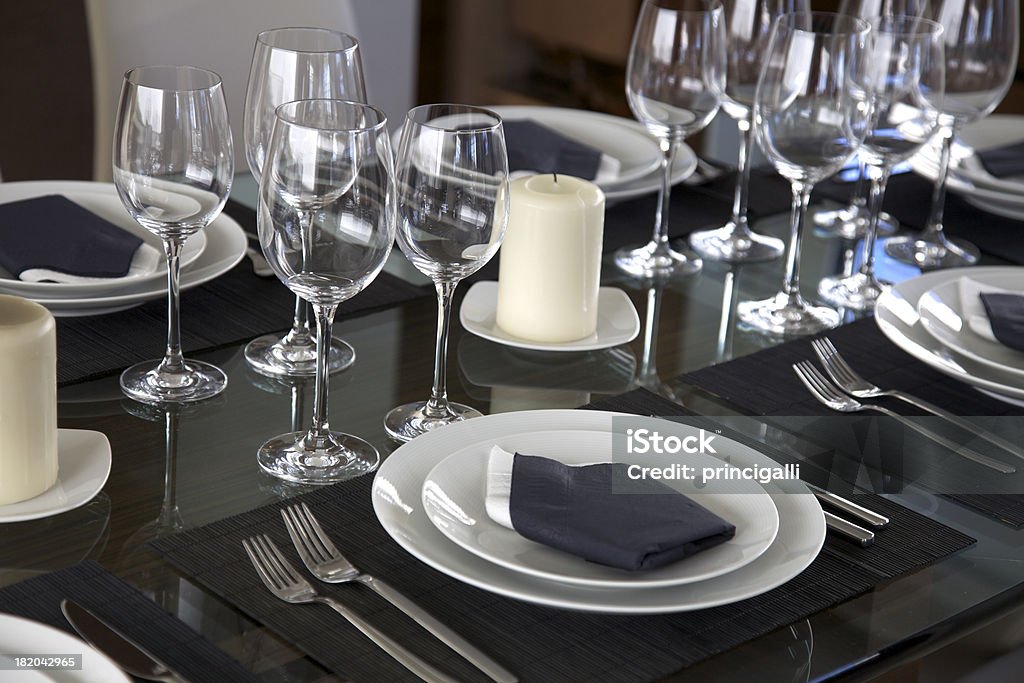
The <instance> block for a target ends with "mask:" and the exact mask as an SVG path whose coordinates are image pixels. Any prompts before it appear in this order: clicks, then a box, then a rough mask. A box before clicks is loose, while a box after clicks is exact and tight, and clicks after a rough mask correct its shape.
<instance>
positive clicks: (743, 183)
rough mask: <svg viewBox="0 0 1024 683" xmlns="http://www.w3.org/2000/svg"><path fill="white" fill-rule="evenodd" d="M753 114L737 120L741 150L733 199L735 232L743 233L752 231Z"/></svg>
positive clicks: (737, 162)
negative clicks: (749, 207)
mask: <svg viewBox="0 0 1024 683" xmlns="http://www.w3.org/2000/svg"><path fill="white" fill-rule="evenodd" d="M751 116H753V114H747V116H746V117H745V118H742V119H739V120H738V121H737V122H736V127H737V128H738V129H739V133H740V145H739V147H740V151H739V156H738V157H737V159H736V194H734V195H733V199H732V224H733V232H734V233H737V234H741V235H746V234H749V233H750V228H749V227H748V226H747V199H748V198H749V196H750V156H751V154H753V152H754V136H753V135H751V134H750V119H751Z"/></svg>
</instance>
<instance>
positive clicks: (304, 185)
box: [257, 100, 395, 484]
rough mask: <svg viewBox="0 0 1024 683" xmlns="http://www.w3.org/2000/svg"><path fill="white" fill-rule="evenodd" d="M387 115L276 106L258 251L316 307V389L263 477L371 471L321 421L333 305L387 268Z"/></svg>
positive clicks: (369, 451)
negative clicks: (302, 427) (300, 424)
mask: <svg viewBox="0 0 1024 683" xmlns="http://www.w3.org/2000/svg"><path fill="white" fill-rule="evenodd" d="M386 125H387V120H386V118H385V117H384V114H383V113H382V112H381V111H380V110H379V109H376V108H374V107H371V106H369V105H365V104H359V103H355V102H348V101H343V100H301V101H298V102H289V103H287V104H283V105H281V106H280V107H278V108H277V122H276V124H275V125H274V133H273V135H272V136H271V141H270V145H269V146H268V147H267V157H266V161H265V163H264V168H263V177H262V179H261V182H260V208H259V234H260V245H261V246H262V247H263V254H264V256H266V258H267V263H269V264H270V267H271V268H272V269H273V270H274V274H275V275H277V277H278V278H279V279H280V280H281V282H283V283H284V284H285V285H286V286H287V287H288V288H289V289H291V290H292V291H293V292H295V293H296V294H298V295H299V296H301V297H302V298H303V299H304V300H306V301H308V302H309V303H311V304H312V305H313V310H314V312H315V314H316V323H317V325H316V328H317V347H316V348H317V358H316V387H315V390H314V399H313V402H314V407H313V420H312V425H311V427H310V428H309V430H308V431H306V432H289V433H287V434H282V435H280V436H277V437H274V438H272V439H270V440H269V441H267V442H266V443H264V444H263V445H262V446H261V447H260V449H259V453H258V455H257V460H258V462H259V464H260V467H262V468H263V469H264V470H265V471H266V472H268V473H270V474H272V475H274V476H277V477H280V478H282V479H286V480H288V481H294V482H299V483H304V484H327V483H331V482H336V481H342V480H344V479H349V478H351V477H354V476H359V475H361V474H365V473H367V472H370V471H372V470H373V469H374V468H375V467H376V466H377V463H378V461H379V459H380V456H379V454H378V453H377V449H376V448H374V447H373V446H372V445H371V444H369V443H367V442H366V441H364V440H362V439H360V438H358V437H355V436H351V435H349V434H344V433H342V432H337V431H332V430H331V427H330V425H329V423H328V421H327V380H328V372H327V354H328V348H329V340H330V338H331V325H332V323H333V321H334V314H335V312H336V311H337V309H338V305H339V304H340V303H341V302H343V301H345V300H346V299H349V298H351V297H353V296H355V295H356V294H358V293H359V292H360V291H362V290H363V289H364V288H365V287H366V286H367V285H369V284H370V282H372V281H373V279H374V278H375V277H376V276H377V274H378V273H379V272H380V271H381V269H382V268H383V267H384V261H385V260H386V259H387V256H388V254H389V253H390V251H391V245H392V243H393V242H394V239H395V204H394V200H395V188H394V183H395V179H394V167H393V161H392V158H391V146H390V142H389V141H388V135H387V130H386Z"/></svg>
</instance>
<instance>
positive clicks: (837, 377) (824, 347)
mask: <svg viewBox="0 0 1024 683" xmlns="http://www.w3.org/2000/svg"><path fill="white" fill-rule="evenodd" d="M811 346H813V347H814V352H815V353H816V354H818V358H819V359H820V360H821V364H822V365H823V366H824V367H825V372H827V373H828V376H829V377H831V378H832V381H834V382H835V383H836V384H838V385H839V386H840V387H841V388H842V390H843V391H845V392H846V393H848V394H850V395H851V396H856V397H857V398H881V397H883V396H889V397H891V398H896V399H899V400H901V401H903V402H905V403H909V404H910V405H912V406H917V407H918V408H920V409H921V410H925V411H927V412H929V413H931V414H932V415H936V416H938V417H941V418H943V419H945V420H947V421H949V422H951V423H953V424H955V425H956V426H957V427H959V428H960V429H963V430H964V431H966V432H970V433H971V434H973V435H975V436H977V437H979V438H982V439H984V440H985V441H988V442H989V443H991V444H992V445H994V446H998V447H999V448H1001V449H1003V450H1004V451H1006V452H1007V453H1009V454H1011V455H1013V456H1015V457H1018V458H1022V459H1024V450H1022V449H1021V448H1020V447H1019V446H1017V445H1016V444H1013V443H1011V442H1009V441H1007V440H1006V439H1004V438H1002V437H1001V436H998V435H996V434H991V433H989V432H987V431H985V430H984V429H982V428H980V427H978V425H976V424H974V423H973V422H971V421H970V420H965V419H963V418H962V417H960V416H959V415H954V414H953V413H951V412H949V411H947V410H943V409H942V408H940V407H938V406H937V405H934V404H931V403H929V402H928V401H925V400H924V399H920V398H917V397H916V396H912V395H910V394H907V393H904V392H902V391H898V390H896V389H882V388H881V387H879V386H876V385H874V384H872V383H871V382H869V381H867V380H866V379H864V378H863V377H862V376H860V375H858V374H857V372H856V371H855V370H854V369H853V368H851V367H850V364H849V363H847V362H846V359H845V358H843V357H842V355H840V353H839V350H838V349H836V347H835V345H834V344H832V342H831V340H829V338H828V337H825V338H824V339H815V340H813V341H811Z"/></svg>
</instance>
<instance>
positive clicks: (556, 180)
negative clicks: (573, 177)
mask: <svg viewBox="0 0 1024 683" xmlns="http://www.w3.org/2000/svg"><path fill="white" fill-rule="evenodd" d="M551 175H553V176H555V184H556V185H557V184H558V174H557V173H555V172H554V171H552V173H551Z"/></svg>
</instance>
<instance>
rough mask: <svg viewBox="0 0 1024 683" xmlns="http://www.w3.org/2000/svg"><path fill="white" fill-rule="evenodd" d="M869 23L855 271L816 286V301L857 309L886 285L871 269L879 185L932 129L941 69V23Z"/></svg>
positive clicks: (883, 19)
mask: <svg viewBox="0 0 1024 683" xmlns="http://www.w3.org/2000/svg"><path fill="white" fill-rule="evenodd" d="M871 27H872V40H871V48H870V50H869V53H868V54H869V56H868V63H869V67H868V79H867V82H866V83H867V91H868V95H869V97H870V98H871V103H872V113H871V118H870V119H869V124H868V134H867V136H866V137H865V138H864V142H863V143H862V144H861V148H860V152H859V154H860V158H861V159H862V160H863V161H864V163H865V164H866V165H867V167H868V172H869V175H870V177H871V196H870V201H869V204H868V214H869V216H870V222H869V224H868V231H867V234H866V235H865V236H864V242H863V246H862V251H861V265H860V268H859V270H858V271H857V272H856V273H854V274H852V275H848V276H846V277H841V276H840V277H831V278H825V279H823V280H822V281H821V283H820V284H819V285H818V294H820V295H821V298H822V299H824V300H825V301H827V302H829V303H831V304H835V305H836V306H841V307H844V308H849V309H853V310H857V311H863V310H866V309H869V308H872V307H873V306H874V305H875V302H876V301H877V300H878V297H879V296H880V295H881V294H882V292H883V291H884V290H885V289H886V288H887V287H888V284H886V283H883V282H881V281H879V280H878V279H877V278H876V277H875V273H874V247H875V239H876V237H877V234H878V232H877V228H878V215H879V212H880V210H881V207H882V199H883V197H884V196H885V186H886V183H887V182H888V181H889V175H890V174H891V173H892V169H893V167H894V166H895V165H896V164H898V163H900V162H903V161H906V160H907V159H909V158H910V157H911V156H912V155H914V154H915V153H916V152H917V151H918V150H919V149H920V148H921V147H922V146H923V145H924V144H925V143H927V142H928V140H929V138H931V137H932V135H933V134H934V133H935V131H936V129H937V128H938V124H939V109H940V108H941V107H942V97H943V90H944V73H945V62H944V59H943V44H942V33H943V31H942V25H941V24H938V23H936V22H934V21H929V20H928V19H923V18H918V17H914V16H908V15H900V16H895V17H880V18H876V19H874V20H872V22H871Z"/></svg>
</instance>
